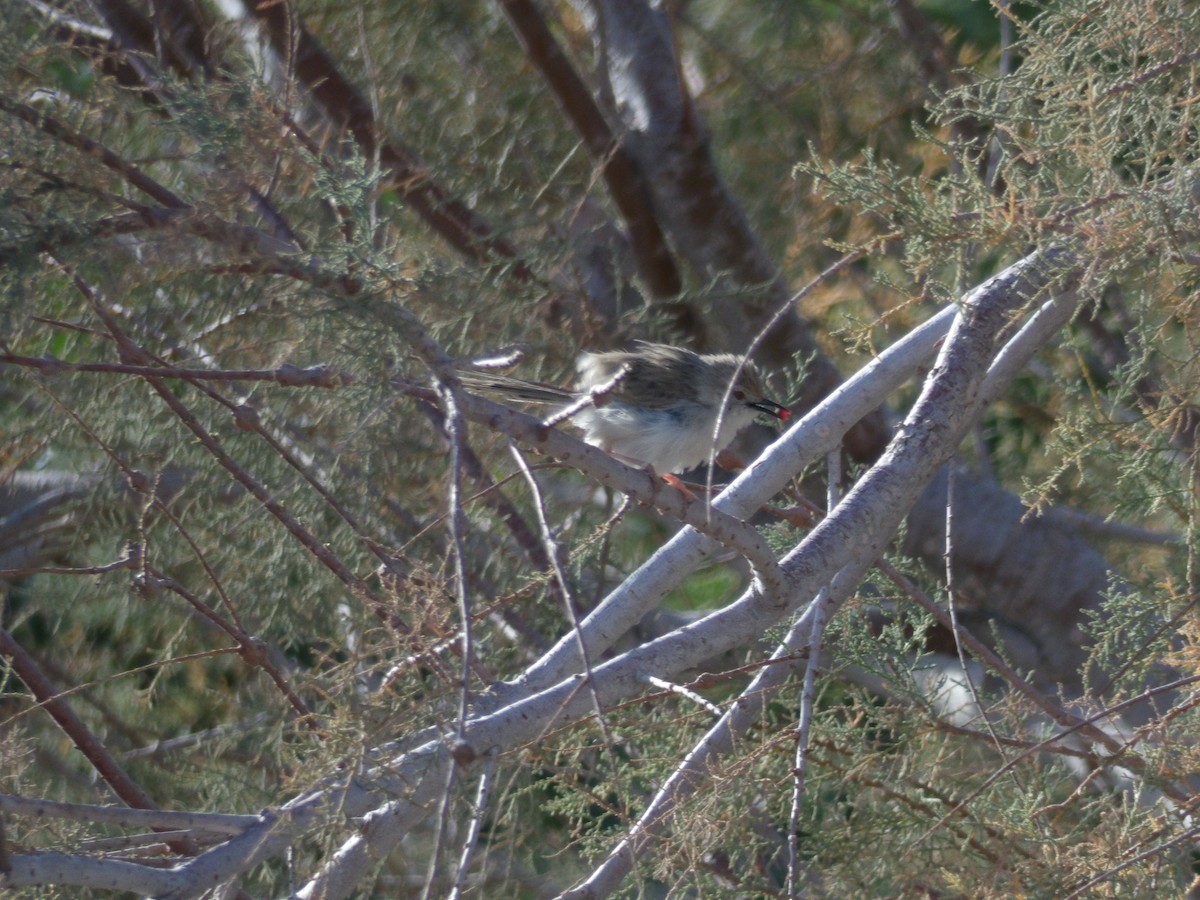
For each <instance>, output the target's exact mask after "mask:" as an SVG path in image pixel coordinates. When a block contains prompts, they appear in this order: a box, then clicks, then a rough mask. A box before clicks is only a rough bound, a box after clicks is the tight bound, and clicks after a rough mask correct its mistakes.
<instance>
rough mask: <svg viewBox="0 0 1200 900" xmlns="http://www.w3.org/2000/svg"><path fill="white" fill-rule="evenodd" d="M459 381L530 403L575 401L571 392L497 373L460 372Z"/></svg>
mask: <svg viewBox="0 0 1200 900" xmlns="http://www.w3.org/2000/svg"><path fill="white" fill-rule="evenodd" d="M458 377H459V380H460V381H462V383H463V384H464V385H466V386H467V387H468V388H470V389H471V390H476V391H487V392H488V393H491V394H499V395H501V396H504V397H511V398H513V399H514V400H525V401H527V402H529V403H566V402H570V401H571V400H574V399H575V394H573V393H572V392H571V391H568V390H564V389H563V388H560V387H555V386H554V385H552V384H543V383H541V382H540V381H525V380H524V379H522V378H512V377H510V376H508V375H499V374H497V373H495V372H470V371H466V370H460V371H459V373H458Z"/></svg>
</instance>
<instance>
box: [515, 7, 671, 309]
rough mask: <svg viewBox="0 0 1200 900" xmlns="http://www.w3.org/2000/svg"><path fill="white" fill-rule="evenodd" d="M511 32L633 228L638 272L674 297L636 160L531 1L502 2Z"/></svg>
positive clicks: (661, 293)
mask: <svg viewBox="0 0 1200 900" xmlns="http://www.w3.org/2000/svg"><path fill="white" fill-rule="evenodd" d="M501 6H502V7H503V8H504V12H505V13H506V14H507V15H508V20H509V22H510V23H511V24H512V27H513V30H514V31H515V32H516V33H517V37H518V38H520V41H521V45H522V46H523V47H524V48H525V52H526V54H527V55H528V56H529V59H530V60H531V61H532V62H533V64H534V65H535V66H537V67H538V70H539V71H540V72H541V73H542V76H543V77H544V78H545V79H546V84H547V86H548V87H549V88H550V90H551V91H553V92H554V96H555V97H556V98H557V99H558V103H559V106H560V107H561V108H562V111H563V112H564V113H565V114H566V116H567V118H568V119H570V120H571V124H572V125H573V126H575V130H576V131H577V132H579V135H580V136H581V137H582V138H583V143H584V146H585V147H587V151H588V154H589V155H590V156H591V157H592V159H593V160H594V161H595V162H596V164H597V165H599V166H600V172H601V174H602V175H603V176H604V181H605V183H606V184H607V185H608V190H609V192H610V193H611V195H612V198H613V202H614V203H616V205H617V208H618V209H619V210H620V211H621V215H622V216H623V217H624V219H625V224H626V226H627V227H628V229H629V239H630V240H629V243H630V250H631V251H632V253H633V255H634V258H635V259H636V261H637V267H638V272H639V274H640V275H641V276H642V278H643V279H644V280H645V282H646V285H647V286H648V287H649V289H650V291H651V292H652V293H653V294H654V296H656V297H659V298H664V297H674V296H676V295H677V294H678V293H679V291H680V289H681V288H682V286H683V281H682V278H681V277H680V274H679V269H678V268H677V267H676V265H675V259H674V257H673V256H672V254H671V250H670V247H669V246H668V245H667V239H666V236H665V235H664V234H663V231H662V229H661V228H660V227H659V223H658V218H657V216H656V215H655V213H654V204H653V200H652V198H651V194H650V191H649V190H648V189H647V187H646V183H645V179H644V178H643V177H642V173H641V171H640V170H639V169H638V167H637V164H636V162H635V161H634V159H633V157H632V156H631V155H630V154H629V153H628V151H626V149H625V148H624V147H623V146H622V145H621V143H620V142H619V141H618V140H617V139H616V138H615V137H614V136H613V133H612V129H611V128H610V127H609V125H608V122H606V121H605V119H604V115H603V114H602V113H601V112H600V108H599V107H598V106H597V105H596V102H595V100H594V99H593V98H592V95H591V92H590V91H589V90H588V88H587V86H586V85H585V84H584V83H583V80H582V79H581V78H580V77H579V75H578V73H577V72H576V71H575V67H574V66H572V65H571V61H570V60H569V59H568V58H567V55H566V53H565V52H563V49H562V47H561V46H560V45H559V43H558V41H556V40H555V39H554V35H553V34H552V33H551V31H550V29H549V28H548V27H547V26H546V22H545V20H544V19H543V18H542V15H541V13H539V12H538V10H537V8H536V7H535V6H534V5H533V3H532V2H530V0H501Z"/></svg>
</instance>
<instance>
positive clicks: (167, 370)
mask: <svg viewBox="0 0 1200 900" xmlns="http://www.w3.org/2000/svg"><path fill="white" fill-rule="evenodd" d="M3 363H7V364H9V365H14V366H24V367H26V368H29V369H37V370H38V371H40V372H44V373H46V374H48V375H54V374H57V373H59V372H112V373H114V374H118V375H143V376H146V375H152V376H154V377H156V378H185V379H188V380H189V381H191V380H198V381H270V382H273V383H275V384H282V385H286V386H288V387H319V388H337V387H342V386H343V385H346V384H349V383H350V382H351V381H353V379H354V376H352V375H351V374H349V373H348V372H336V371H334V370H333V369H331V368H329V367H328V366H309V367H308V368H306V369H302V368H300V367H299V366H292V365H284V366H280V367H279V368H278V369H220V370H212V369H180V368H175V367H173V366H161V367H160V366H137V365H132V364H129V363H73V362H67V361H66V360H62V359H58V358H57V357H54V356H17V355H15V354H12V353H0V364H3Z"/></svg>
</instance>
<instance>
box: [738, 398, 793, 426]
mask: <svg viewBox="0 0 1200 900" xmlns="http://www.w3.org/2000/svg"><path fill="white" fill-rule="evenodd" d="M746 405H747V406H749V407H750V408H751V409H757V410H758V411H759V412H764V413H766V414H767V415H768V416H774V417H775V418H777V419H778V420H779V421H781V422H786V421H787V420H788V419H790V418H791V417H792V411H791V410H790V409H788V408H787V407H786V406H782V405H780V404H778V403H776V402H775V401H774V400H758V401H756V402H754V403H747V404H746Z"/></svg>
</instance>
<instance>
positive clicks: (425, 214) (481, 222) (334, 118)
mask: <svg viewBox="0 0 1200 900" xmlns="http://www.w3.org/2000/svg"><path fill="white" fill-rule="evenodd" d="M250 9H251V13H252V14H253V15H254V17H255V18H256V19H258V21H259V22H260V23H261V24H262V25H263V28H264V30H265V32H266V34H267V37H268V39H269V40H270V42H271V46H272V47H273V48H274V50H275V52H276V53H277V54H279V56H280V58H281V59H283V60H285V61H287V63H288V64H289V65H288V68H289V70H290V71H291V72H293V73H294V74H295V76H296V77H297V78H298V79H299V80H300V82H301V83H302V84H303V85H304V86H305V87H306V88H307V89H308V91H309V93H310V94H311V95H312V97H313V99H314V100H315V101H316V102H317V104H318V105H319V106H320V107H321V109H322V111H323V112H324V114H325V116H326V118H327V119H328V120H329V121H330V122H331V123H333V124H334V125H335V126H336V127H337V128H338V129H339V130H344V131H348V132H349V133H350V134H352V135H353V136H354V138H355V140H356V141H358V144H359V147H360V148H361V149H362V153H363V155H364V156H365V157H367V158H374V157H376V156H378V159H379V162H380V165H381V166H382V167H383V169H384V171H385V172H387V173H388V178H387V185H388V186H389V187H391V188H392V189H394V190H395V191H396V192H397V193H398V194H399V195H400V197H401V199H403V200H404V202H405V203H407V204H408V205H409V206H411V207H412V208H413V209H414V210H415V211H416V212H417V214H418V215H420V216H421V217H422V218H423V219H424V220H425V221H426V222H428V223H429V224H430V225H431V226H432V227H433V228H434V230H435V231H437V233H438V234H440V235H441V236H442V237H443V238H445V239H446V240H447V241H449V242H450V244H451V245H452V246H453V247H454V248H455V249H457V250H458V251H459V252H460V253H463V254H464V255H466V256H468V257H470V258H471V259H475V260H479V261H481V262H486V261H491V260H495V259H504V260H515V259H516V258H517V250H516V248H515V247H514V246H513V245H512V244H510V243H509V242H508V241H506V240H504V239H503V238H501V237H499V236H497V235H496V232H495V229H493V228H492V226H491V224H490V223H489V222H487V221H486V220H485V219H484V218H483V217H482V216H479V215H477V214H476V213H475V212H474V211H472V210H471V209H470V208H469V207H468V206H467V205H466V204H464V203H462V202H461V201H459V200H455V199H453V198H452V196H451V195H450V192H449V191H448V190H447V189H446V188H444V187H443V186H442V185H440V184H438V183H437V182H435V181H434V180H433V179H432V178H430V177H429V176H428V174H427V172H426V169H425V166H424V165H423V164H422V163H421V162H420V161H419V160H418V159H417V158H416V156H415V155H414V154H412V153H410V152H409V151H408V150H406V149H404V148H402V147H400V146H398V145H397V144H396V143H394V142H392V141H389V140H386V139H385V137H384V135H383V134H382V130H381V129H380V127H379V125H378V123H377V122H376V121H375V114H374V112H373V110H372V109H371V104H370V102H369V101H368V100H367V98H366V97H364V96H363V95H362V93H361V92H360V91H359V90H358V89H357V88H356V87H355V86H354V85H353V84H351V82H350V80H349V79H348V78H346V77H345V76H344V75H343V74H342V73H341V71H340V70H339V69H338V67H337V66H336V65H335V64H334V61H333V59H332V58H331V57H330V56H329V54H327V53H326V52H325V48H324V47H322V46H321V45H320V43H319V42H318V41H317V39H316V38H314V37H313V36H312V35H311V34H309V32H308V31H307V30H306V29H305V28H304V26H303V24H302V23H301V22H300V18H299V14H298V13H297V12H296V9H295V6H294V5H293V4H292V3H290V2H275V0H267V2H261V3H252V4H250ZM514 274H515V275H517V277H519V278H521V279H525V280H528V279H531V278H532V277H533V273H532V271H531V270H530V269H529V268H528V267H527V266H526V265H525V263H523V262H520V261H518V262H517V263H516V265H515V268H514Z"/></svg>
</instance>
